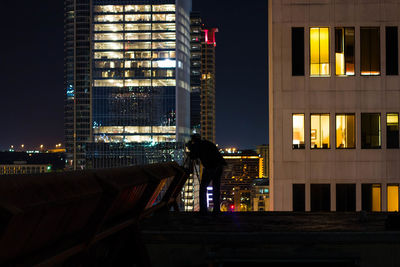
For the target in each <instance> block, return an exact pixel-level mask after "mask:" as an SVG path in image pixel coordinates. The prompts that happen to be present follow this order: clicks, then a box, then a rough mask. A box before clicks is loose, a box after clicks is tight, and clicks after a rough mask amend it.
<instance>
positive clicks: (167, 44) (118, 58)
mask: <svg viewBox="0 0 400 267" xmlns="http://www.w3.org/2000/svg"><path fill="white" fill-rule="evenodd" d="M65 8H66V11H65V12H66V13H65V17H66V23H65V33H66V40H65V50H66V55H65V72H66V78H65V80H66V82H65V87H66V88H65V89H66V116H65V118H66V119H65V134H66V149H67V160H68V165H69V166H70V168H71V169H80V168H104V167H118V166H127V165H139V164H149V163H157V162H162V161H170V160H179V159H180V157H181V155H182V148H183V144H184V141H185V139H186V138H187V137H188V136H189V133H190V118H189V105H190V74H189V71H190V41H189V38H190V18H189V14H190V10H191V1H190V0H144V1H143V0H108V1H104V0H92V1H89V0H75V1H74V0H65Z"/></svg>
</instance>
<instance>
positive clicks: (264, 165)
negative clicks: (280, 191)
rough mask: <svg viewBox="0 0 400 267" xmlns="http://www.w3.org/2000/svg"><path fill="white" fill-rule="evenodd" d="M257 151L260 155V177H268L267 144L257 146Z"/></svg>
mask: <svg viewBox="0 0 400 267" xmlns="http://www.w3.org/2000/svg"><path fill="white" fill-rule="evenodd" d="M257 153H258V154H259V155H260V157H261V160H260V177H262V178H268V177H269V145H259V146H257Z"/></svg>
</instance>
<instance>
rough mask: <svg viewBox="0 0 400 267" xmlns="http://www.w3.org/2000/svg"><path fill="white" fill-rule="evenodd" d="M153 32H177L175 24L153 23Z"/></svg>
mask: <svg viewBox="0 0 400 267" xmlns="http://www.w3.org/2000/svg"><path fill="white" fill-rule="evenodd" d="M152 27H153V31H175V29H176V26H175V23H153V25H152Z"/></svg>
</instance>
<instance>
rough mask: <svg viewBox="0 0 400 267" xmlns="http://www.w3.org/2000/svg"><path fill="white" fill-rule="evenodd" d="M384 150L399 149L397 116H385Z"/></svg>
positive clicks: (390, 114) (395, 114) (389, 114)
mask: <svg viewBox="0 0 400 267" xmlns="http://www.w3.org/2000/svg"><path fill="white" fill-rule="evenodd" d="M386 135H387V136H386V148H399V114H398V113H388V114H386Z"/></svg>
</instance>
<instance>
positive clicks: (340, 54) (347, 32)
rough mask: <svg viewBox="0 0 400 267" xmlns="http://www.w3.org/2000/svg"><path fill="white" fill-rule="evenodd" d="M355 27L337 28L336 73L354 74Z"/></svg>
mask: <svg viewBox="0 0 400 267" xmlns="http://www.w3.org/2000/svg"><path fill="white" fill-rule="evenodd" d="M354 46H355V31H354V28H336V29H335V59H336V75H354V73H355V67H354V66H355V64H354V62H355V60H354V58H355V57H354V51H355V49H354Z"/></svg>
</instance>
